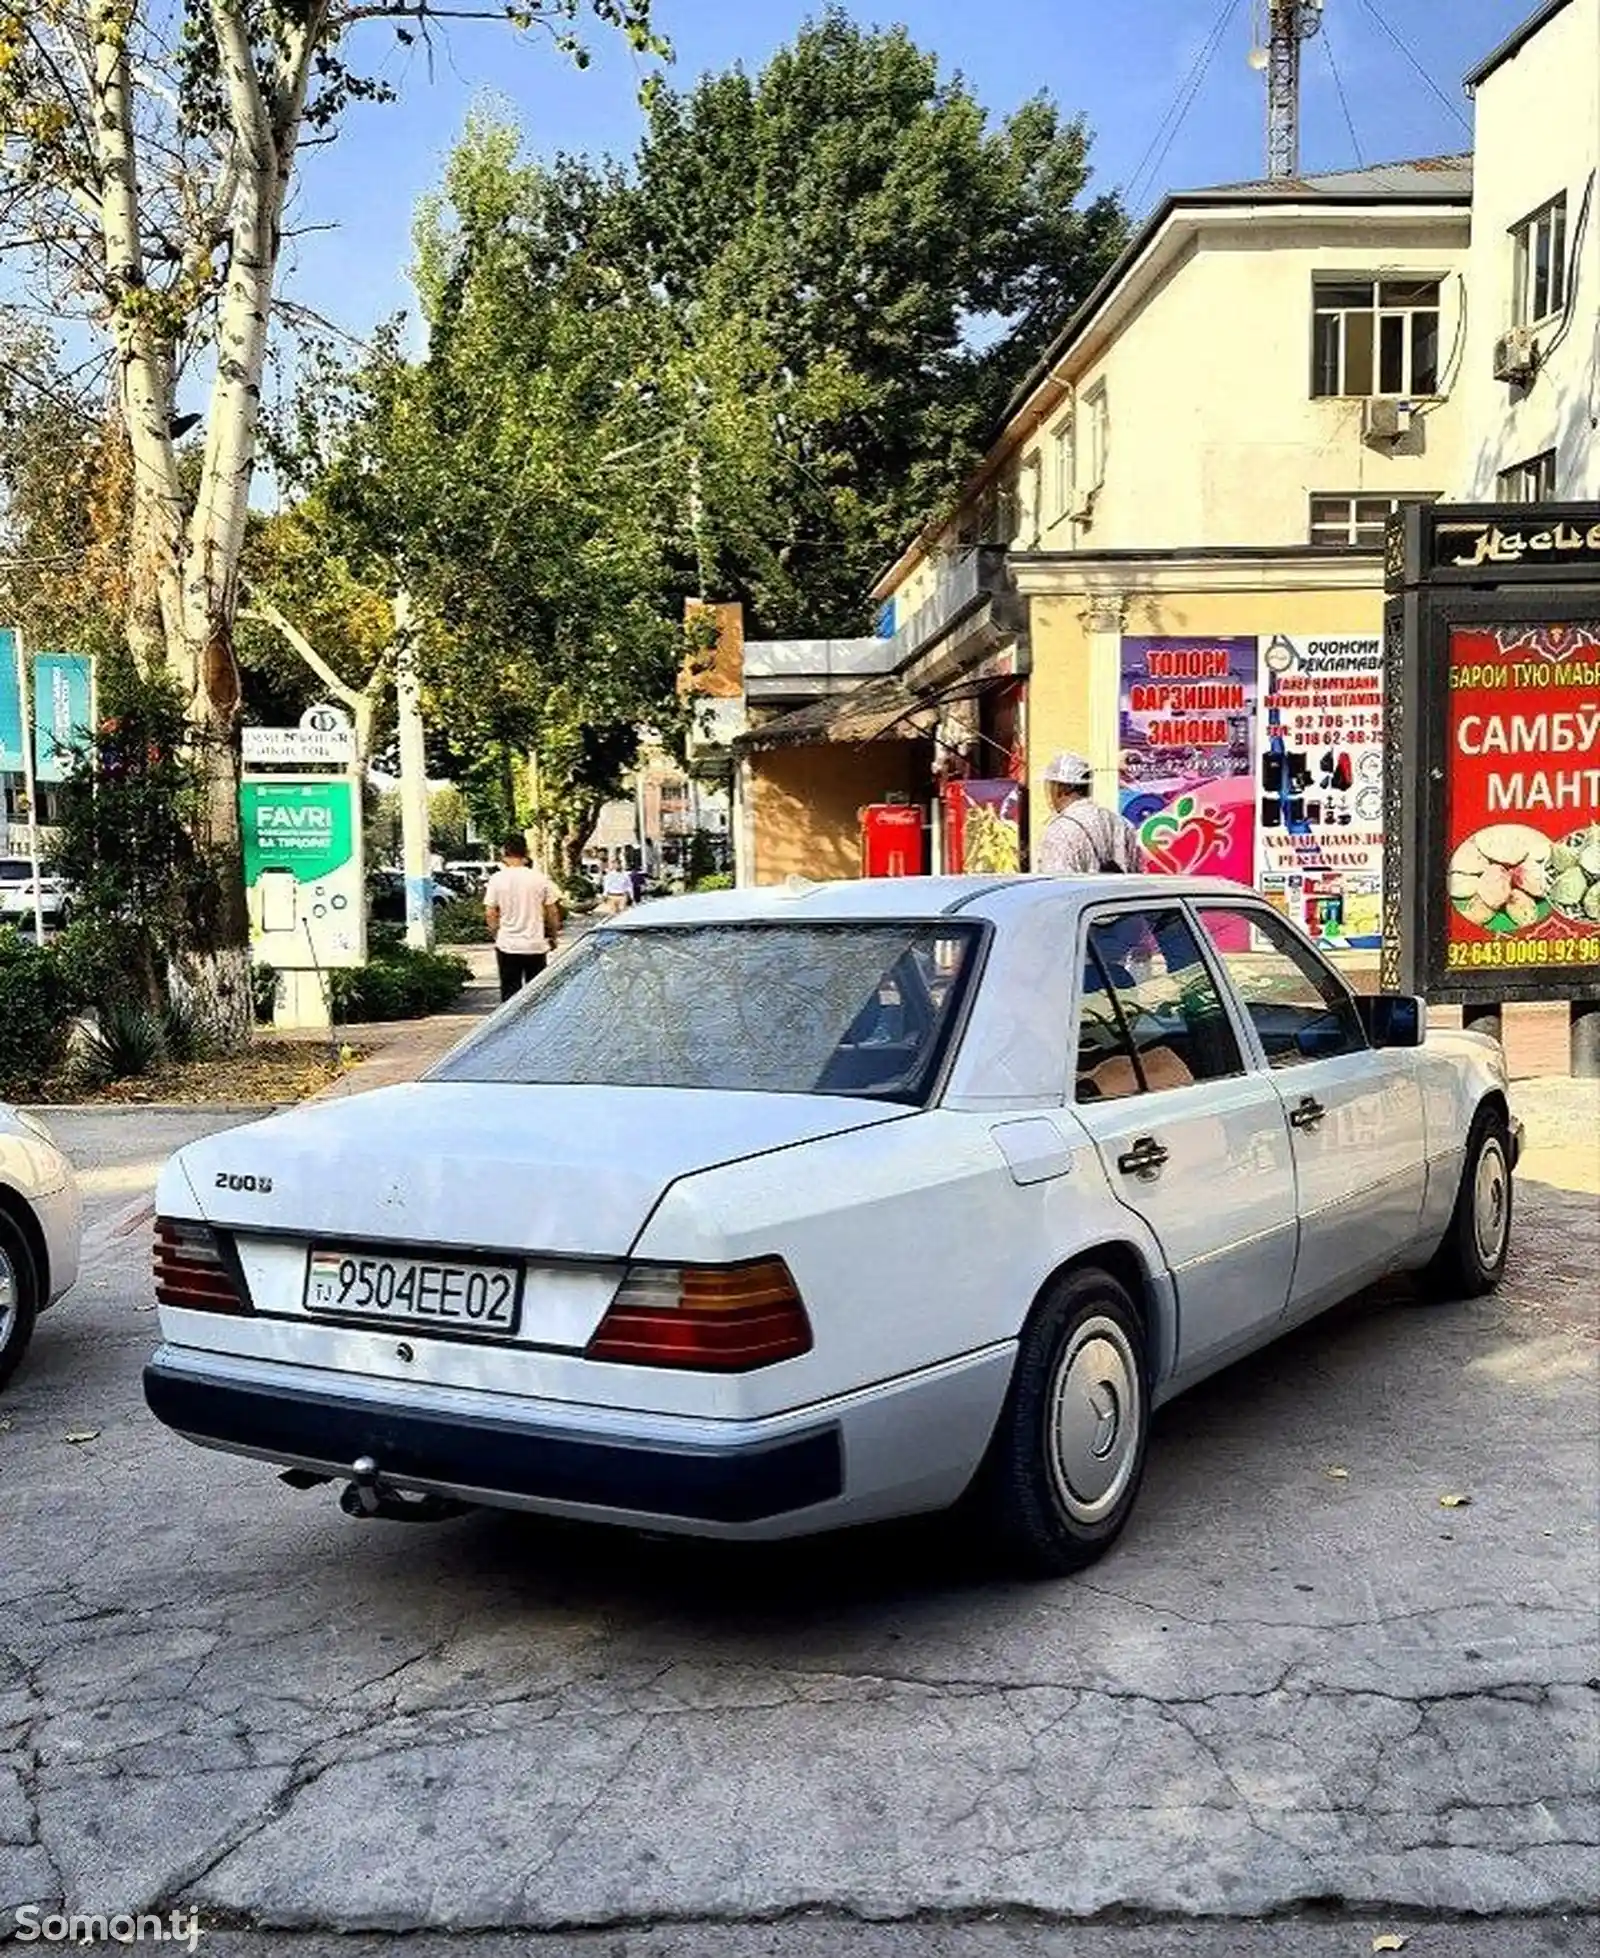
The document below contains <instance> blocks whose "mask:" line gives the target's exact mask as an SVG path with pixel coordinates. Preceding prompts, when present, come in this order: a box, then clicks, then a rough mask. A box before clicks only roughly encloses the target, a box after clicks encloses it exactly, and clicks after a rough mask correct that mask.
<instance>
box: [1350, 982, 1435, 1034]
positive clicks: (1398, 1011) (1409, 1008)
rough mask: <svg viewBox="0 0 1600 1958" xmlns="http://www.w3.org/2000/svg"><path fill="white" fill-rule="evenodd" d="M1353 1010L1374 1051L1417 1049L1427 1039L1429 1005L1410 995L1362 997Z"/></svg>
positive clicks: (1389, 994) (1380, 994)
mask: <svg viewBox="0 0 1600 1958" xmlns="http://www.w3.org/2000/svg"><path fill="white" fill-rule="evenodd" d="M1356 1007H1357V1010H1358V1011H1359V1012H1360V1014H1361V1024H1362V1025H1363V1026H1364V1027H1365V1028H1366V1030H1367V1038H1368V1039H1369V1040H1370V1041H1371V1042H1372V1044H1373V1046H1374V1047H1420V1046H1421V1045H1422V1043H1423V1040H1424V1038H1425V1037H1426V1035H1427V1031H1428V1003H1427V1001H1426V1000H1424V999H1419V998H1417V997H1416V996H1415V995H1413V994H1411V993H1363V994H1361V995H1360V997H1359V998H1358V999H1357V1000H1356Z"/></svg>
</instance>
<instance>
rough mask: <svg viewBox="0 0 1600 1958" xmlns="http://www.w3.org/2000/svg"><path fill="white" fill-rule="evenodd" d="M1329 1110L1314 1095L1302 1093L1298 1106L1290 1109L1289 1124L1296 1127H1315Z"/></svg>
mask: <svg viewBox="0 0 1600 1958" xmlns="http://www.w3.org/2000/svg"><path fill="white" fill-rule="evenodd" d="M1327 1112H1328V1111H1327V1109H1325V1108H1324V1107H1323V1105H1322V1103H1321V1102H1320V1101H1318V1100H1317V1098H1316V1097H1315V1096H1314V1095H1302V1096H1301V1097H1300V1101H1299V1104H1298V1106H1296V1107H1294V1108H1291V1109H1290V1110H1289V1126H1290V1127H1291V1128H1296V1129H1314V1128H1315V1127H1316V1126H1317V1124H1318V1122H1320V1121H1321V1120H1322V1118H1323V1116H1324V1115H1326V1114H1327Z"/></svg>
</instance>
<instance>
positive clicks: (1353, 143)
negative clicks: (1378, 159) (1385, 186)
mask: <svg viewBox="0 0 1600 1958" xmlns="http://www.w3.org/2000/svg"><path fill="white" fill-rule="evenodd" d="M1322 45H1323V47H1324V48H1326V49H1327V51H1328V67H1329V69H1330V70H1331V71H1332V74H1333V85H1334V87H1335V88H1336V89H1337V90H1338V91H1339V107H1340V108H1341V109H1343V110H1344V126H1345V128H1346V129H1348V130H1349V132H1350V147H1351V149H1353V150H1354V151H1355V153H1356V165H1357V167H1358V168H1359V167H1360V166H1361V165H1363V164H1365V162H1366V160H1367V159H1366V158H1365V157H1364V156H1363V155H1362V154H1361V138H1360V137H1359V136H1358V135H1357V134H1356V119H1355V117H1354V116H1353V115H1351V113H1350V98H1349V97H1348V96H1347V95H1346V94H1345V92H1344V77H1343V75H1341V74H1340V73H1339V64H1338V62H1337V61H1336V60H1335V59H1334V54H1333V37H1332V36H1331V35H1330V34H1329V32H1328V23H1327V22H1326V20H1324V22H1323V23H1322Z"/></svg>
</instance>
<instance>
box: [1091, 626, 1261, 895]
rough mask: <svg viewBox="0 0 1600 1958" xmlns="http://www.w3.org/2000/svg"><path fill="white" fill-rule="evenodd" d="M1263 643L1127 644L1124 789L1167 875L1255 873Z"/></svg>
mask: <svg viewBox="0 0 1600 1958" xmlns="http://www.w3.org/2000/svg"><path fill="white" fill-rule="evenodd" d="M1258 657H1259V651H1258V645H1257V641H1256V640H1255V638H1254V637H1251V638H1248V639H1234V638H1229V639H1144V638H1133V637H1124V639H1123V641H1122V688H1121V699H1120V702H1119V725H1118V733H1119V748H1120V759H1119V764H1118V777H1117V781H1118V790H1119V801H1120V806H1121V809H1122V813H1123V815H1124V816H1126V817H1127V818H1128V820H1129V822H1131V823H1132V824H1133V825H1134V827H1135V828H1136V829H1137V830H1138V832H1139V840H1140V843H1141V844H1142V846H1143V848H1144V852H1145V856H1146V858H1147V859H1148V861H1149V862H1150V864H1151V866H1152V867H1153V868H1154V869H1157V870H1165V871H1169V872H1174V873H1185V874H1195V875H1200V876H1207V877H1232V878H1236V879H1237V880H1238V881H1239V882H1240V883H1243V884H1248V883H1249V882H1250V881H1251V879H1252V877H1253V876H1254V874H1255V822H1256V796H1255V716H1256V695H1257V662H1258Z"/></svg>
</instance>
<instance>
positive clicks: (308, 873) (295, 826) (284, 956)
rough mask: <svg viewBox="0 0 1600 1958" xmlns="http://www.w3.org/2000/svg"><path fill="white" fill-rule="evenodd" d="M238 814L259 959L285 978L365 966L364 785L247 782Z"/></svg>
mask: <svg viewBox="0 0 1600 1958" xmlns="http://www.w3.org/2000/svg"><path fill="white" fill-rule="evenodd" d="M239 811H240V820H241V826H242V829H243V836H244V882H245V897H246V901H247V903H248V906H249V911H250V938H251V948H252V950H253V952H254V954H255V956H256V957H257V958H258V959H262V960H265V961H266V963H267V964H269V965H273V966H276V967H278V968H279V970H281V971H284V972H304V971H310V970H321V971H327V970H329V969H330V968H332V967H335V966H349V965H359V964H360V963H361V962H362V959H363V958H364V957H365V951H366V947H365V934H364V930H363V919H364V916H365V891H364V889H363V882H364V879H363V870H362V851H361V810H360V784H359V783H358V782H357V781H356V780H355V779H354V778H353V777H351V776H348V775H346V776H321V777H316V778H313V777H310V776H295V775H275V776H261V777H258V778H255V779H250V778H246V780H245V781H244V782H243V783H241V785H240V788H239Z"/></svg>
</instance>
